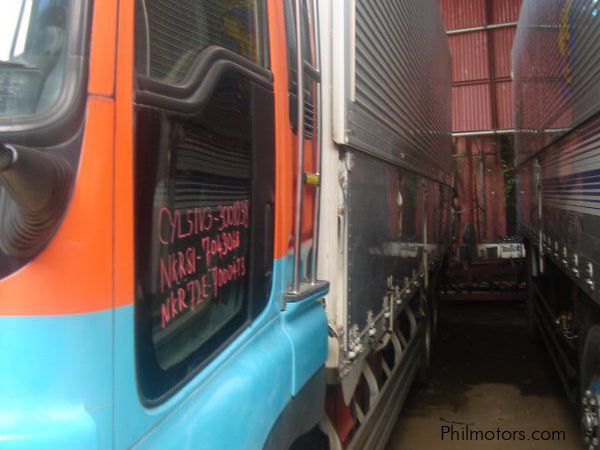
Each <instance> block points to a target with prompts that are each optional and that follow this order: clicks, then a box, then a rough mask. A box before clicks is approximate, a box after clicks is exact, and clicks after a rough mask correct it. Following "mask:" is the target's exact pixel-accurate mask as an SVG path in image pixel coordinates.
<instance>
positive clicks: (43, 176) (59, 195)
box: [0, 144, 73, 258]
mask: <svg viewBox="0 0 600 450" xmlns="http://www.w3.org/2000/svg"><path fill="white" fill-rule="evenodd" d="M72 180H73V171H72V169H71V166H70V165H69V163H68V162H67V161H66V160H65V159H64V158H61V157H58V156H54V155H52V154H50V153H48V152H42V151H40V150H35V149H31V148H25V147H16V146H9V145H2V144H0V186H2V187H3V188H4V189H0V249H1V250H2V251H3V252H4V253H5V254H7V255H9V256H15V257H19V258H27V257H30V256H32V255H34V254H35V253H37V252H38V251H39V250H40V249H41V248H42V247H43V246H44V245H45V244H46V243H47V242H48V240H49V239H50V237H51V236H52V233H53V232H54V230H55V229H56V226H57V225H58V222H59V221H60V219H61V217H62V215H63V212H64V210H65V207H66V204H67V200H68V197H69V193H70V191H71V185H72ZM2 190H4V191H5V192H1V191H2Z"/></svg>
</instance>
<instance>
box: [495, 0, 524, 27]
mask: <svg viewBox="0 0 600 450" xmlns="http://www.w3.org/2000/svg"><path fill="white" fill-rule="evenodd" d="M522 2H523V0H493V1H492V2H491V3H492V23H508V22H516V21H517V20H519V11H520V10H521V3H522Z"/></svg>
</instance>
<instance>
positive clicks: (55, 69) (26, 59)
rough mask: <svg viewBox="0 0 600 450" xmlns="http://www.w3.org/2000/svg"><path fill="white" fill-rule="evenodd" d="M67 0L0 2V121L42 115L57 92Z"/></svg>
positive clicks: (64, 44) (61, 75) (64, 43)
mask: <svg viewBox="0 0 600 450" xmlns="http://www.w3.org/2000/svg"><path fill="white" fill-rule="evenodd" d="M69 3H70V0H3V1H2V13H1V14H0V118H2V117H9V116H24V115H32V114H37V113H40V112H43V111H44V110H47V109H48V108H49V107H51V106H52V105H53V104H54V103H56V101H57V99H58V95H59V93H60V91H61V88H62V84H63V78H64V72H65V59H66V53H67V48H66V47H67V29H66V28H67V23H68V20H67V14H68V10H69V9H68V6H69Z"/></svg>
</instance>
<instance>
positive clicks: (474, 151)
mask: <svg viewBox="0 0 600 450" xmlns="http://www.w3.org/2000/svg"><path fill="white" fill-rule="evenodd" d="M503 140H504V141H505V142H503ZM509 146H510V139H509V138H508V137H504V138H498V137H497V136H480V137H461V138H457V139H456V142H455V154H454V160H455V174H456V175H455V182H456V188H457V192H458V199H459V208H458V211H459V224H460V225H459V239H460V240H462V237H463V235H464V233H465V230H466V228H467V226H468V225H470V226H472V228H473V229H474V231H475V234H476V237H477V242H478V243H492V242H499V241H501V240H502V239H503V238H505V237H506V236H507V234H510V233H514V230H510V229H509V226H508V225H509V223H508V217H507V202H508V200H507V195H508V194H511V195H512V193H510V192H508V190H507V189H506V187H507V185H508V184H510V177H508V183H507V176H506V175H507V173H506V172H507V170H510V169H509V162H510V161H509V160H512V157H511V154H503V152H504V150H505V149H506V148H507V147H509Z"/></svg>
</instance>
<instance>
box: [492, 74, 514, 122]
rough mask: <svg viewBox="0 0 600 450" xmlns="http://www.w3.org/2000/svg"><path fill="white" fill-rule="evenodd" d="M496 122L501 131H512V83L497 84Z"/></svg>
mask: <svg viewBox="0 0 600 450" xmlns="http://www.w3.org/2000/svg"><path fill="white" fill-rule="evenodd" d="M495 89H496V120H497V127H498V129H500V130H510V129H513V128H514V125H513V122H514V120H513V99H512V82H510V81H503V82H496V84H495Z"/></svg>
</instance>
